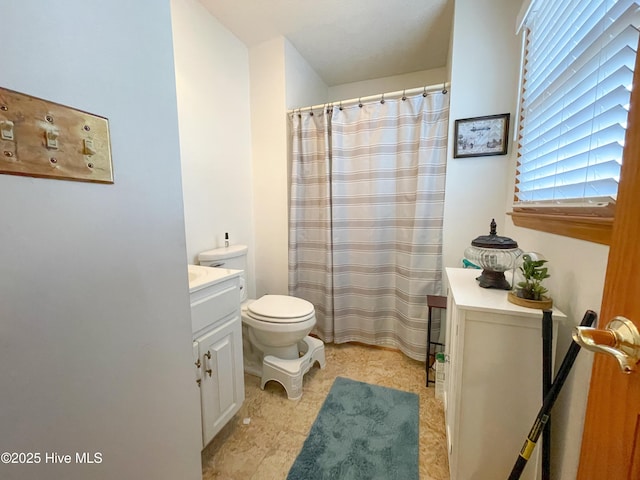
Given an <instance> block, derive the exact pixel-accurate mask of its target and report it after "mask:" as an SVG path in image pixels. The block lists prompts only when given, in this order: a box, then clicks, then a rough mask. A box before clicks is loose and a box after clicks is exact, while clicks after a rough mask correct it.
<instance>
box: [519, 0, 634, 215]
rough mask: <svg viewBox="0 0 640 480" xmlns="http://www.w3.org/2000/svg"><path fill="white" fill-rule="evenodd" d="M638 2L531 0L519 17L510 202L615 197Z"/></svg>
mask: <svg viewBox="0 0 640 480" xmlns="http://www.w3.org/2000/svg"><path fill="white" fill-rule="evenodd" d="M639 8H640V1H632V0H617V1H616V0H571V1H567V0H534V2H533V4H532V5H531V8H530V10H529V12H528V13H527V16H526V18H525V20H524V27H525V36H526V39H525V47H524V61H523V75H522V78H523V83H522V96H521V116H520V141H519V150H518V152H519V158H518V168H517V173H516V175H517V176H516V192H515V196H516V205H518V206H526V205H527V204H530V203H529V202H533V203H539V202H542V203H543V204H544V203H551V204H557V203H564V202H567V201H569V202H570V203H572V204H576V203H582V202H584V203H589V202H590V201H595V200H596V197H612V198H615V197H616V194H617V190H618V179H619V175H620V165H621V164H622V150H623V146H624V136H625V129H626V123H627V113H628V109H629V96H630V91H631V84H632V80H633V68H634V65H635V57H636V50H637V46H638V30H637V28H636V27H637V26H638V25H639V23H638V19H639V11H640V10H639Z"/></svg>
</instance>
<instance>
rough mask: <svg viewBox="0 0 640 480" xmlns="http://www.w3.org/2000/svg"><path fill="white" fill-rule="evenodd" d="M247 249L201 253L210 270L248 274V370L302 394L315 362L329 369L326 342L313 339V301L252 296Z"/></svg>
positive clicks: (293, 393)
mask: <svg viewBox="0 0 640 480" xmlns="http://www.w3.org/2000/svg"><path fill="white" fill-rule="evenodd" d="M247 251H248V248H247V246H246V245H231V246H229V247H222V248H216V249H213V250H207V251H205V252H202V253H200V255H198V261H199V263H200V265H203V266H206V267H218V268H231V269H237V270H243V271H244V272H245V273H243V274H242V276H241V280H240V281H241V285H240V288H241V292H242V337H243V360H244V371H245V372H246V373H249V374H251V375H255V376H258V377H260V378H261V385H260V387H261V388H262V389H263V390H264V386H265V385H266V384H267V382H269V381H270V380H275V381H276V382H278V383H280V384H281V385H282V386H283V387H284V388H285V390H286V392H287V397H288V398H289V399H291V400H297V399H299V398H300V397H301V396H302V377H303V376H304V374H305V373H307V372H308V371H309V369H310V368H311V367H312V366H313V364H314V363H316V362H318V364H319V365H320V368H324V367H325V355H324V343H323V342H322V341H321V340H318V339H317V338H313V337H311V336H309V332H311V330H312V329H313V327H314V326H315V324H316V315H315V309H314V307H313V304H312V303H311V302H308V301H307V300H303V299H302V298H297V297H292V296H289V295H271V294H267V295H264V296H262V297H260V298H258V299H256V300H252V299H249V298H248V294H247V289H246V271H247Z"/></svg>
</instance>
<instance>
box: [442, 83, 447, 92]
mask: <svg viewBox="0 0 640 480" xmlns="http://www.w3.org/2000/svg"><path fill="white" fill-rule="evenodd" d="M442 93H444V94H446V93H447V82H444V83H443V84H442Z"/></svg>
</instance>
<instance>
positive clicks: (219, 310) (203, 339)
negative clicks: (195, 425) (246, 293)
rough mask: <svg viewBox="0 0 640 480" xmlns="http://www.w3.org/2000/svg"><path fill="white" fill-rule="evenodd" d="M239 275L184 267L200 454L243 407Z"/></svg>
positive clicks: (213, 269)
mask: <svg viewBox="0 0 640 480" xmlns="http://www.w3.org/2000/svg"><path fill="white" fill-rule="evenodd" d="M240 273H241V272H240V270H230V269H227V268H210V267H201V266H197V265H189V295H190V298H191V325H192V332H193V362H194V368H195V384H196V385H197V387H196V388H197V389H198V395H199V398H200V409H201V418H202V447H203V448H204V447H205V446H206V445H207V444H208V443H209V442H210V441H211V439H212V438H213V437H214V436H215V435H216V434H217V433H218V432H219V431H220V429H222V427H223V426H224V425H225V424H226V423H227V422H228V421H229V420H231V418H232V417H233V416H234V415H235V414H236V412H237V411H238V410H239V409H240V407H241V406H242V402H243V401H244V369H243V365H242V325H241V317H240Z"/></svg>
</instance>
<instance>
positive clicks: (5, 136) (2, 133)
mask: <svg viewBox="0 0 640 480" xmlns="http://www.w3.org/2000/svg"><path fill="white" fill-rule="evenodd" d="M0 138H1V139H2V140H13V122H12V121H11V120H0Z"/></svg>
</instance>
